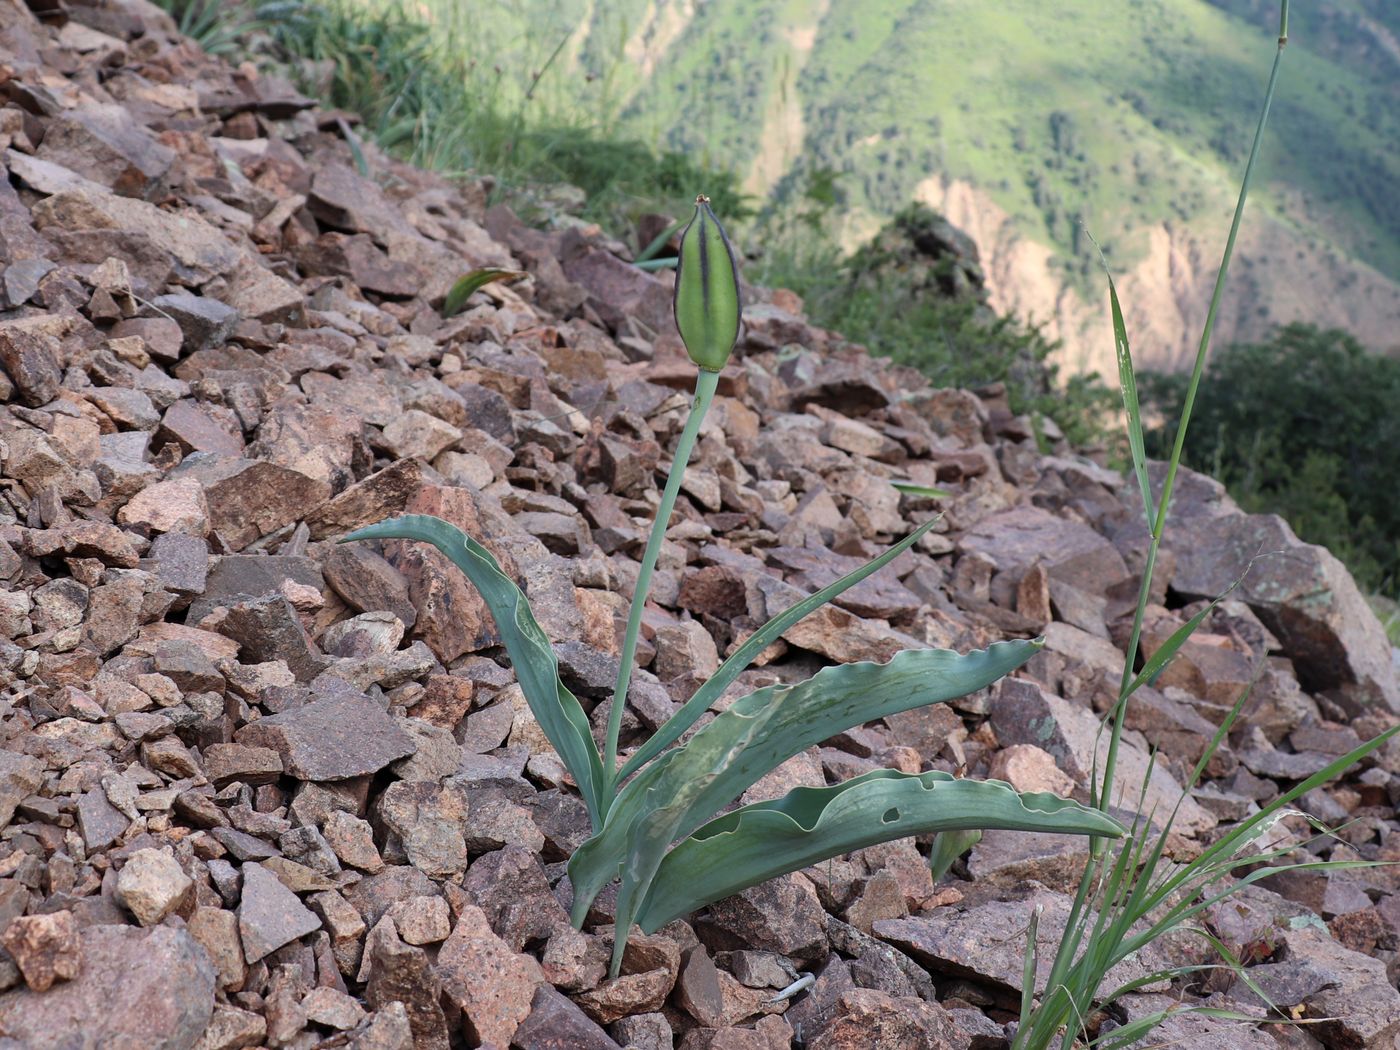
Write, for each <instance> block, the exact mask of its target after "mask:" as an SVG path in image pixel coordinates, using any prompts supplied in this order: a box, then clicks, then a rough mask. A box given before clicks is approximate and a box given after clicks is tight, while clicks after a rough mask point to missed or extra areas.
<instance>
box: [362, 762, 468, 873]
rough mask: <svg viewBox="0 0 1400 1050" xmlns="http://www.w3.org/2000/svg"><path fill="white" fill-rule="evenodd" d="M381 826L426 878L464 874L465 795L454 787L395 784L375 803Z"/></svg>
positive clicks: (465, 857) (422, 782) (465, 851)
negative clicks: (427, 876)
mask: <svg viewBox="0 0 1400 1050" xmlns="http://www.w3.org/2000/svg"><path fill="white" fill-rule="evenodd" d="M375 813H376V815H377V816H378V818H379V820H380V821H382V822H383V824H384V826H385V827H387V828H388V829H389V830H391V831H392V832H393V833H394V834H395V835H397V836H398V839H399V841H400V842H401V843H402V847H403V851H404V853H405V854H406V855H407V857H408V860H409V863H411V864H412V865H413V866H414V867H416V868H418V869H420V870H421V871H424V872H426V873H427V874H429V875H437V876H445V875H452V874H455V873H458V872H461V871H465V870H466V867H467V845H466V841H465V840H464V838H463V834H462V833H463V828H464V823H465V821H466V819H467V814H468V806H467V795H466V792H465V791H463V790H462V789H461V788H459V787H457V786H456V785H454V784H450V783H448V784H433V783H429V782H426V781H417V782H410V781H402V780H401V781H397V782H396V783H393V784H390V785H389V787H388V788H387V789H386V790H385V792H384V794H383V795H381V796H380V797H379V801H378V802H377V803H376V804H375Z"/></svg>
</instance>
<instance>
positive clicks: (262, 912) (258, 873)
mask: <svg viewBox="0 0 1400 1050" xmlns="http://www.w3.org/2000/svg"><path fill="white" fill-rule="evenodd" d="M320 928H321V920H320V919H318V918H316V915H315V913H314V912H312V911H311V909H309V908H307V907H306V905H304V904H302V903H301V898H299V897H298V896H297V895H296V894H295V893H293V892H292V891H291V890H289V889H287V887H286V886H284V885H282V880H281V879H279V878H278V877H277V876H276V875H274V874H273V873H272V872H271V871H270V870H269V869H267V868H265V867H263V866H262V865H261V864H256V863H249V864H244V865H243V899H242V900H241V901H240V902H239V905H238V933H239V936H241V937H242V938H243V956H244V958H246V959H247V960H248V962H250V963H255V962H257V961H258V960H259V959H261V958H262V957H263V956H265V955H267V954H268V953H269V952H274V951H276V950H277V949H278V948H280V947H282V945H284V944H290V943H291V942H292V941H294V940H296V939H297V938H298V937H302V936H305V935H306V934H308V933H310V932H311V931H313V930H318V929H320Z"/></svg>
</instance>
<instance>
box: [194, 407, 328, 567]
mask: <svg viewBox="0 0 1400 1050" xmlns="http://www.w3.org/2000/svg"><path fill="white" fill-rule="evenodd" d="M171 411H174V406H172V409H171ZM167 417H168V413H167ZM241 449H242V445H241V443H240V444H239V448H238V449H237V450H234V451H235V456H236V453H237V451H241ZM186 476H188V477H192V478H194V479H195V480H197V481H198V482H199V483H200V484H201V485H203V486H204V497H205V500H206V501H207V502H208V505H209V523H210V525H211V527H212V528H213V529H214V531H215V532H217V533H218V534H219V535H220V536H221V537H223V539H224V542H225V543H226V544H227V545H228V547H229V548H230V549H232V550H242V549H243V548H244V547H246V546H247V545H248V544H249V543H252V542H253V541H254V540H256V539H259V538H261V537H263V536H266V535H267V534H268V533H269V532H275V531H276V530H277V529H280V528H281V527H282V526H284V525H287V524H290V523H291V522H294V521H297V520H299V519H301V518H303V517H305V516H306V515H307V514H309V513H310V512H311V511H313V510H315V508H316V507H318V506H319V505H320V504H321V503H323V502H325V500H326V499H327V498H328V497H329V496H330V486H329V485H328V484H327V483H326V482H324V481H319V480H317V479H315V478H311V477H307V476H306V475H305V474H302V473H300V472H299V471H295V470H290V469H288V468H287V467H281V466H277V465H276V464H273V463H266V462H262V461H253V460H246V459H238V458H230V457H224V456H220V457H213V456H210V457H201V456H190V457H189V458H188V459H186V460H185V461H184V462H183V463H181V464H180V466H179V468H177V469H176V471H174V472H173V474H172V477H186Z"/></svg>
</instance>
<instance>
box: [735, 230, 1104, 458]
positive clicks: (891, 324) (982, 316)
mask: <svg viewBox="0 0 1400 1050" xmlns="http://www.w3.org/2000/svg"><path fill="white" fill-rule="evenodd" d="M790 229H795V230H796V231H797V233H796V235H795V236H794V235H790V236H789V237H788V238H786V239H777V240H776V243H773V244H771V245H770V248H769V251H768V254H767V255H766V257H765V258H764V259H763V260H762V262H761V266H760V269H759V279H760V280H761V281H763V283H766V284H771V285H780V286H782V287H785V288H790V289H792V290H793V291H795V292H797V293H798V294H799V295H801V296H802V297H803V299H804V301H805V303H806V307H807V313H808V315H809V316H810V317H811V319H812V320H813V321H814V322H815V323H817V324H820V325H822V326H823V327H825V328H830V329H832V330H833V331H836V332H840V333H842V334H843V335H846V336H848V337H849V338H851V339H854V340H858V341H859V342H860V343H862V344H863V345H865V346H866V347H868V348H869V349H870V351H871V352H872V353H876V354H880V355H881V356H883V357H889V358H892V359H894V360H895V361H898V362H899V363H900V364H905V365H911V366H913V367H915V368H918V369H919V370H920V371H922V372H923V373H924V374H925V375H927V376H928V377H929V378H930V379H932V380H933V381H934V382H936V383H939V384H941V385H943V386H962V387H978V386H984V385H986V384H988V383H996V382H1001V383H1005V384H1006V389H1007V396H1008V399H1009V400H1010V403H1011V407H1012V410H1013V411H1016V412H1032V413H1038V414H1040V415H1043V416H1047V417H1049V418H1051V419H1053V420H1054V421H1055V422H1056V423H1057V424H1058V425H1059V426H1060V427H1061V429H1063V430H1064V432H1065V434H1066V436H1067V437H1068V438H1069V439H1070V440H1071V441H1072V442H1074V443H1075V444H1080V445H1083V444H1088V443H1090V442H1093V441H1096V440H1098V439H1099V438H1100V437H1101V436H1102V433H1103V429H1102V428H1103V424H1102V417H1103V413H1104V412H1105V410H1106V409H1107V408H1108V407H1109V406H1110V405H1111V404H1112V403H1113V394H1112V392H1111V391H1109V390H1108V389H1107V388H1106V387H1105V386H1103V384H1102V383H1101V382H1100V381H1099V377H1098V376H1097V375H1090V376H1074V377H1072V378H1070V379H1069V380H1068V382H1067V383H1065V384H1064V385H1063V386H1061V385H1059V384H1058V383H1057V376H1056V372H1057V368H1056V366H1055V365H1054V364H1053V363H1052V362H1051V356H1052V355H1053V354H1054V352H1055V350H1056V348H1057V346H1058V344H1057V343H1055V342H1052V341H1051V340H1050V339H1048V338H1046V336H1045V334H1044V333H1043V331H1042V330H1041V328H1040V326H1039V325H1036V324H1029V323H1027V322H1025V321H1022V320H1021V319H1019V318H1016V317H1009V316H1002V315H999V314H997V313H996V312H995V311H994V310H993V309H992V308H991V307H990V306H989V305H988V301H987V299H988V294H987V289H986V286H985V282H984V278H983V273H982V266H981V262H980V260H979V258H978V252H977V246H976V244H974V243H973V241H972V239H971V238H970V237H968V236H967V235H966V234H965V233H963V232H962V231H961V230H959V229H957V227H955V226H953V225H952V224H951V223H950V222H948V221H947V220H946V219H944V218H943V217H942V216H941V215H939V214H937V213H936V212H934V211H932V210H931V209H929V208H928V207H926V206H925V205H922V204H914V205H911V206H910V207H908V208H906V209H904V210H903V211H902V212H900V213H899V214H898V215H896V216H895V218H894V219H893V220H892V221H891V222H890V223H889V224H888V225H887V226H885V227H884V229H882V230H881V231H880V233H879V234H878V235H877V236H876V237H875V238H874V239H873V240H872V241H871V242H870V243H869V244H867V245H865V246H864V247H862V248H860V249H859V250H858V251H856V252H855V253H854V254H852V255H850V256H842V255H841V253H840V251H839V249H837V248H836V247H835V246H834V244H833V243H832V242H831V241H830V240H828V239H825V238H824V237H823V236H822V234H821V232H820V223H813V222H811V221H808V222H806V224H805V226H803V225H800V224H794V226H792V227H790Z"/></svg>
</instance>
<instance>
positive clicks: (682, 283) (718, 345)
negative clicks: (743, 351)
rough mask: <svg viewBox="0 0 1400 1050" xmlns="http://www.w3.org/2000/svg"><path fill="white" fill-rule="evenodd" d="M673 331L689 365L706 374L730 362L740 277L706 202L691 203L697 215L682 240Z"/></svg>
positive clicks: (705, 199) (736, 333)
mask: <svg viewBox="0 0 1400 1050" xmlns="http://www.w3.org/2000/svg"><path fill="white" fill-rule="evenodd" d="M674 309H675V314H676V327H677V328H678V329H679V330H680V333H681V340H682V342H684V343H685V349H686V352H687V353H689V354H690V359H691V360H692V361H694V362H695V363H696V364H697V365H699V366H700V367H701V368H703V369H705V370H706V371H708V372H718V371H720V369H722V368H723V367H724V365H725V362H726V361H728V360H729V355H730V353H731V352H732V351H733V350H734V342H735V340H737V339H738V338H739V319H740V317H741V316H742V312H743V311H742V308H741V307H740V305H739V271H738V267H736V266H735V265H734V250H733V249H732V248H730V247H729V238H728V237H726V236H725V235H724V227H723V226H721V225H720V224H719V220H718V219H716V218H715V213H714V212H713V211H711V210H710V198H708V197H706V196H703V195H702V196H699V197H696V198H695V214H694V215H693V216H692V217H691V219H690V223H689V225H687V226H686V228H685V232H684V233H683V234H681V253H680V261H679V263H678V264H677V267H676V294H675V301H674Z"/></svg>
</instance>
